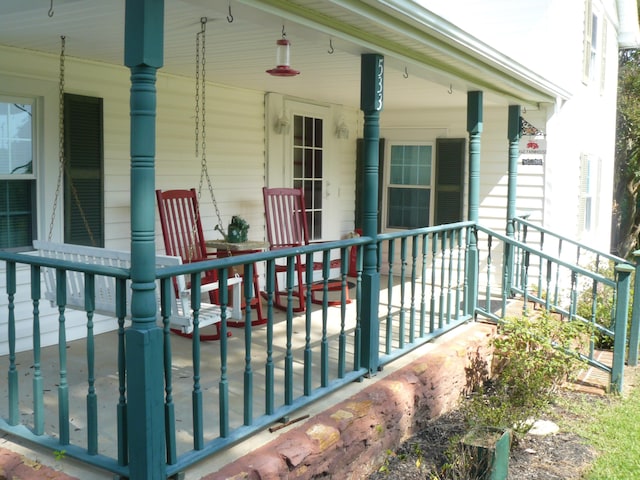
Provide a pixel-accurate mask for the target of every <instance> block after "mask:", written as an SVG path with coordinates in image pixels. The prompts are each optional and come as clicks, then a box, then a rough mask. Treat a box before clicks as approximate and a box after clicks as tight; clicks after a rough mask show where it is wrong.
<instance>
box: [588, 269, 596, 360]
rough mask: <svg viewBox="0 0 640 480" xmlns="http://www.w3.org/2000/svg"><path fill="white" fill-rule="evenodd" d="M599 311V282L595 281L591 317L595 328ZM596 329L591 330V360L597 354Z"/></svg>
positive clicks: (592, 287) (592, 286) (592, 285)
mask: <svg viewBox="0 0 640 480" xmlns="http://www.w3.org/2000/svg"><path fill="white" fill-rule="evenodd" d="M597 309H598V282H597V281H596V280H595V279H594V280H592V281H591V316H590V318H589V320H590V321H591V325H592V326H595V325H596V322H597V319H596V313H597ZM594 332H595V328H594V329H592V330H591V339H590V341H589V358H590V359H593V358H594V354H595V341H594V339H595V335H594Z"/></svg>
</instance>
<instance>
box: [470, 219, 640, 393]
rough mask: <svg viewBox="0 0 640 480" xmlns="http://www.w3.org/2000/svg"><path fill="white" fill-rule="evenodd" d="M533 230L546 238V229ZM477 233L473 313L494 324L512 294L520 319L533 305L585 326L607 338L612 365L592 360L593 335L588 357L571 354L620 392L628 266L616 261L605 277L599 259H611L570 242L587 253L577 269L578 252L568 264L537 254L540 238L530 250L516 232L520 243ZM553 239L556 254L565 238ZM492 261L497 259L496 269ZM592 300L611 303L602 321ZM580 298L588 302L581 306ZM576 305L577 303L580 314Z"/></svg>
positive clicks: (486, 232)
mask: <svg viewBox="0 0 640 480" xmlns="http://www.w3.org/2000/svg"><path fill="white" fill-rule="evenodd" d="M537 231H538V232H539V233H546V234H547V237H549V236H550V235H549V232H548V231H547V230H544V229H539V230H537ZM477 232H478V245H479V249H480V251H481V252H484V253H485V260H484V262H483V263H484V264H483V265H482V266H481V268H480V272H481V274H480V279H479V282H480V285H479V296H480V299H479V301H478V306H477V309H476V313H477V314H479V315H482V316H484V317H487V318H490V319H492V320H494V321H499V319H500V318H501V317H504V316H506V315H508V313H509V311H508V309H507V304H508V301H509V299H510V298H512V297H513V296H515V295H518V296H520V298H521V299H522V312H521V313H522V314H528V313H530V309H531V308H532V305H535V306H538V307H540V308H544V309H545V310H547V311H550V312H555V313H558V314H560V315H562V316H563V317H564V318H565V319H568V320H569V321H580V322H583V323H585V324H588V325H590V326H591V328H592V331H594V332H598V333H599V334H600V335H603V336H606V337H610V338H611V339H612V343H613V364H612V365H611V366H609V365H606V364H604V363H602V362H600V361H598V360H597V358H596V356H595V353H596V351H595V344H594V338H595V336H592V341H591V342H590V348H589V351H588V352H576V354H577V355H579V356H581V357H583V358H584V359H585V360H586V361H587V362H588V363H589V364H590V365H592V366H594V367H596V368H599V369H601V370H603V371H605V372H607V373H609V374H610V387H611V389H612V390H614V391H621V389H622V381H623V373H624V365H625V362H626V359H627V347H628V344H627V323H628V322H627V320H628V314H629V292H630V285H631V274H632V273H633V272H634V268H633V266H632V265H630V264H629V263H628V262H626V261H624V260H621V259H617V260H619V261H616V263H615V264H614V268H613V270H612V271H613V275H610V276H609V277H607V276H605V275H604V273H605V272H604V270H602V265H601V260H602V259H605V260H607V261H609V260H615V257H613V256H611V255H608V254H605V253H602V252H598V251H597V250H595V249H590V248H588V247H585V246H583V245H579V244H575V243H573V245H574V246H575V247H576V251H578V252H580V251H582V254H583V255H582V256H583V257H586V256H587V255H586V253H587V252H588V253H589V254H591V255H592V257H593V258H594V259H595V260H594V261H589V262H586V263H585V266H584V267H582V266H579V265H578V264H577V260H579V259H580V256H581V255H580V253H578V254H577V256H576V257H574V259H575V261H574V262H571V261H570V260H563V259H561V258H559V257H558V256H557V254H558V251H557V250H556V251H554V253H548V252H545V251H544V250H542V247H543V246H544V235H541V237H540V238H542V239H543V240H539V241H537V242H536V243H535V246H531V245H530V244H528V243H524V242H525V241H527V236H526V235H523V234H522V232H521V235H520V237H519V238H521V239H522V241H520V240H515V239H514V238H511V237H507V236H505V235H502V234H499V233H496V232H493V231H491V230H489V229H486V228H483V227H482V226H477ZM555 238H556V239H558V240H559V244H560V253H562V240H566V239H563V238H562V237H561V236H555ZM567 243H569V242H567ZM496 258H497V259H499V260H498V263H497V265H496V261H495V259H496ZM508 259H513V260H512V261H509V260H508ZM590 265H591V266H593V269H592V270H590V269H588V268H589V266H590ZM601 270H602V271H601ZM584 292H589V293H590V295H586V296H582V297H581V295H580V294H581V293H584ZM598 297H609V298H612V299H614V301H613V305H612V307H611V310H610V311H609V312H608V315H607V316H606V318H605V317H602V312H600V311H599V308H598V304H597V300H598ZM585 299H587V300H588V301H587V302H585ZM579 302H581V303H582V309H580V310H579V309H578V305H579ZM512 314H516V313H513V312H512ZM605 320H606V321H605ZM636 350H637V347H636Z"/></svg>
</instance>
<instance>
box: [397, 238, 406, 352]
mask: <svg viewBox="0 0 640 480" xmlns="http://www.w3.org/2000/svg"><path fill="white" fill-rule="evenodd" d="M406 274H407V237H402V238H401V239H400V312H399V313H400V317H399V321H398V346H399V347H400V348H404V341H405V329H406V327H405V306H404V299H405V292H406V287H405V284H406V281H405V279H406Z"/></svg>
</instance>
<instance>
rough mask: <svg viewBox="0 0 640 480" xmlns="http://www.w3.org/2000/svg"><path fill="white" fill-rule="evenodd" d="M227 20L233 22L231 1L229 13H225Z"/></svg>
mask: <svg viewBox="0 0 640 480" xmlns="http://www.w3.org/2000/svg"><path fill="white" fill-rule="evenodd" d="M227 22H229V23H233V13H231V2H229V15H227Z"/></svg>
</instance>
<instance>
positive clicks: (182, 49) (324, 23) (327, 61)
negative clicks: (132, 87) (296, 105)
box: [0, 0, 554, 110]
mask: <svg viewBox="0 0 640 480" xmlns="http://www.w3.org/2000/svg"><path fill="white" fill-rule="evenodd" d="M405 3H406V2H405ZM50 5H51V1H50V0H2V1H1V2H0V45H7V46H13V47H18V48H24V49H30V50H37V51H41V52H46V53H50V54H54V55H57V54H59V51H60V36H61V35H64V36H65V37H66V54H67V55H68V56H73V57H79V58H85V59H91V60H94V61H99V62H106V63H111V64H117V65H122V64H123V58H124V53H123V49H124V16H125V1H124V0H119V1H115V0H53V3H52V5H53V11H52V13H53V15H52V16H49V9H50ZM372 7H373V8H372ZM229 8H230V9H231V15H232V16H233V21H232V22H229V21H228V19H227V18H228V15H229ZM382 8H383V5H382V3H381V2H373V1H370V2H368V3H367V2H354V1H345V2H338V1H333V0H322V1H321V0H296V1H294V2H290V1H287V0H267V1H258V0H165V42H164V44H165V45H164V66H163V69H162V71H164V72H167V73H171V74H175V75H181V76H187V77H193V76H194V73H195V38H196V33H197V32H198V31H199V30H200V28H201V23H200V19H201V18H203V17H206V18H207V23H206V50H207V56H206V60H207V79H208V80H209V81H211V82H216V83H221V84H229V85H235V86H238V87H243V88H249V89H254V90H258V91H264V92H279V93H283V94H286V95H291V96H296V97H300V98H307V99H313V100H315V101H320V102H330V103H335V104H340V105H348V106H353V107H356V108H357V107H358V106H359V101H360V55H361V54H363V53H371V52H376V53H383V54H384V55H385V79H384V80H385V85H384V88H385V107H384V108H385V110H388V109H392V110H402V109H412V110H413V109H421V108H447V107H454V106H458V107H462V106H464V105H465V104H466V92H467V91H468V90H476V89H481V90H484V91H485V92H486V93H485V103H486V104H487V105H491V104H498V105H505V106H506V105H508V104H509V103H520V104H523V105H526V106H528V107H535V106H536V105H537V104H538V103H539V102H542V101H549V100H550V99H551V98H552V97H553V95H554V93H553V86H552V85H551V86H549V88H547V91H543V90H544V89H542V90H541V89H536V88H535V86H534V87H532V86H531V85H530V84H527V81H526V77H527V75H526V73H527V72H526V71H525V72H524V74H523V73H522V72H521V71H519V70H518V68H516V69H515V70H518V71H517V72H516V75H515V79H514V78H506V77H505V72H507V71H511V70H513V69H512V66H511V65H510V64H509V62H508V59H507V61H504V59H501V58H500V57H499V55H498V56H497V60H496V59H494V60H493V61H492V60H491V59H489V60H487V59H486V56H485V54H484V52H478V51H476V50H477V48H476V47H477V44H474V46H473V48H471V47H464V46H461V45H460V44H457V43H456V41H455V39H453V40H452V39H451V38H447V36H446V35H443V34H437V32H436V34H434V33H433V32H432V31H429V30H428V29H427V28H426V27H424V25H423V24H420V22H419V21H418V19H415V21H414V20H413V19H411V18H407V17H406V16H405V17H404V18H403V16H402V15H401V14H398V13H397V12H396V11H392V10H389V11H386V12H383V15H380V12H382ZM380 19H382V20H380ZM444 24H445V27H446V22H444ZM283 27H284V29H285V31H286V35H287V38H288V39H289V40H290V41H291V44H292V47H291V64H292V67H293V68H295V69H297V70H300V71H301V72H302V73H301V75H299V76H297V77H291V78H278V77H272V76H270V75H267V74H266V73H265V70H267V69H269V68H272V67H273V66H274V65H275V50H276V48H275V42H276V40H277V39H278V38H280V37H281V31H282V28H283ZM453 30H454V33H455V29H453ZM459 33H460V32H459ZM461 33H462V34H464V32H461ZM330 42H331V44H332V46H333V50H334V51H333V53H332V54H330V53H329V52H328V51H329V49H330ZM385 50H387V51H385ZM489 50H490V49H489ZM516 67H518V66H517V65H516ZM0 69H2V70H4V71H10V70H11V68H10V66H6V65H5V66H0ZM452 72H453V73H452ZM0 88H1V87H0Z"/></svg>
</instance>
